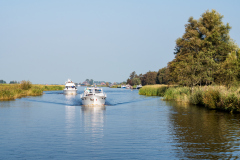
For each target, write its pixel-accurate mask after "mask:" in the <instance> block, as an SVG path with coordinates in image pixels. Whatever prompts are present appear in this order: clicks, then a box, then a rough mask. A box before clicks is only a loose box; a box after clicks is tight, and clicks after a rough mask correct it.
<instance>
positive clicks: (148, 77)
mask: <svg viewBox="0 0 240 160" xmlns="http://www.w3.org/2000/svg"><path fill="white" fill-rule="evenodd" d="M156 77H157V72H151V71H149V72H147V73H146V74H144V75H143V76H142V77H141V83H142V85H149V84H156Z"/></svg>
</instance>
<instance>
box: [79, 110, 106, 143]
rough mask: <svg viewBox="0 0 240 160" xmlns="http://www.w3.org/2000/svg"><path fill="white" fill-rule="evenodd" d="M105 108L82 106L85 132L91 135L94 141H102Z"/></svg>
mask: <svg viewBox="0 0 240 160" xmlns="http://www.w3.org/2000/svg"><path fill="white" fill-rule="evenodd" d="M105 110H106V108H105V106H82V109H81V116H82V118H81V119H82V123H83V124H82V126H83V127H84V132H85V133H87V134H89V135H91V138H92V140H93V141H95V142H97V141H99V139H102V138H103V136H104V134H103V128H104V117H105Z"/></svg>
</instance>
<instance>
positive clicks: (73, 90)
mask: <svg viewBox="0 0 240 160" xmlns="http://www.w3.org/2000/svg"><path fill="white" fill-rule="evenodd" d="M63 93H64V94H73V95H75V94H77V87H76V85H75V83H73V81H71V80H70V79H68V81H67V82H65V88H64V90H63Z"/></svg>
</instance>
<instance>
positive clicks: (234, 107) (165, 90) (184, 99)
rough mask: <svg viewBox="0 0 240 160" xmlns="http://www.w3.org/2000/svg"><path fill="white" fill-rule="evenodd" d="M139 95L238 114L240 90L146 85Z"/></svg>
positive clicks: (217, 87)
mask: <svg viewBox="0 0 240 160" xmlns="http://www.w3.org/2000/svg"><path fill="white" fill-rule="evenodd" d="M139 94H140V95H147V96H161V97H164V98H163V100H173V101H177V102H181V103H187V104H195V105H199V106H205V107H207V108H209V109H218V110H224V111H228V112H240V88H239V87H233V88H229V89H228V88H226V87H224V86H203V87H194V88H193V92H192V93H191V89H190V88H189V87H177V86H167V85H147V86H143V87H142V88H141V89H140V90H139Z"/></svg>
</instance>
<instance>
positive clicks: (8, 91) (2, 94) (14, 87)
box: [0, 81, 64, 101]
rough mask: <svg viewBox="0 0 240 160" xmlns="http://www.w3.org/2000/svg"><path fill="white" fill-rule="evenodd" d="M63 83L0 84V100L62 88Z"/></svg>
mask: <svg viewBox="0 0 240 160" xmlns="http://www.w3.org/2000/svg"><path fill="white" fill-rule="evenodd" d="M63 89H64V85H32V84H31V82H29V81H24V82H23V83H22V82H21V84H1V85H0V101H6V100H14V99H16V98H21V97H26V96H39V95H42V94H43V91H50V90H63Z"/></svg>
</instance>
